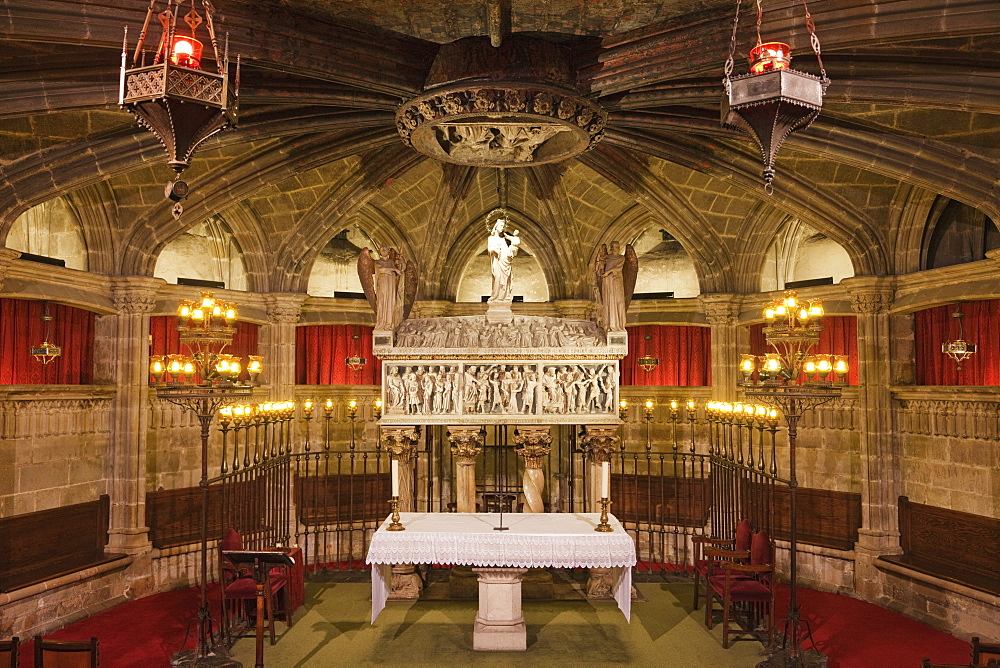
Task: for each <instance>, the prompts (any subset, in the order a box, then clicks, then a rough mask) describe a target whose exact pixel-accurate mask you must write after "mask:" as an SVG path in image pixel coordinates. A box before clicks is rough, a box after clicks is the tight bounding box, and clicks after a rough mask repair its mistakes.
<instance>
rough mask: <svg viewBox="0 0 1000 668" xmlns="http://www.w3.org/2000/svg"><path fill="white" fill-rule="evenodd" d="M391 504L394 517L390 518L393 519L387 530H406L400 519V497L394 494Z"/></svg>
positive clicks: (390, 500)
mask: <svg viewBox="0 0 1000 668" xmlns="http://www.w3.org/2000/svg"><path fill="white" fill-rule="evenodd" d="M394 463H395V462H394ZM389 506H390V507H391V508H392V517H391V518H390V519H391V520H392V521H391V522H390V523H389V525H388V526H386V528H385V530H386V531H406V527H404V526H403V524H402V523H401V522H400V521H399V497H398V496H395V495H393V497H392V498H391V499H389Z"/></svg>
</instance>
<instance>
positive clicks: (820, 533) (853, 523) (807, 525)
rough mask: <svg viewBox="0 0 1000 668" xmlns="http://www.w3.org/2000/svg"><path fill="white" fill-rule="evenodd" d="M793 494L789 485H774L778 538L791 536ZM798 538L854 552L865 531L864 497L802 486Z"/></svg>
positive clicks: (797, 501) (797, 510) (797, 504)
mask: <svg viewBox="0 0 1000 668" xmlns="http://www.w3.org/2000/svg"><path fill="white" fill-rule="evenodd" d="M790 515H791V513H790V512H789V494H788V487H787V486H785V485H781V484H778V485H775V486H774V537H775V538H777V539H779V540H788V539H789V538H790V537H791V532H790V530H791V527H790V524H789V520H790V519H791V517H790ZM795 519H796V520H797V521H796V532H797V538H798V541H799V542H800V543H805V544H807V545H819V546H821V547H831V548H834V549H837V550H853V549H854V544H855V543H856V542H858V529H860V528H861V495H860V494H858V493H856V492H835V491H833V490H829V489H815V488H812V487H799V489H798V492H797V493H796V499H795Z"/></svg>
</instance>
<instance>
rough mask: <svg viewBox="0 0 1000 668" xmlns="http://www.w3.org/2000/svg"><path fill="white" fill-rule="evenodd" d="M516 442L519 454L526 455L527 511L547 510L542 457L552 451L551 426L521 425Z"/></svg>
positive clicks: (525, 497) (525, 501) (523, 478)
mask: <svg viewBox="0 0 1000 668" xmlns="http://www.w3.org/2000/svg"><path fill="white" fill-rule="evenodd" d="M514 443H515V444H517V449H516V452H517V454H519V455H521V456H522V457H524V475H523V477H522V485H523V486H524V505H525V512H528V513H542V512H545V499H544V497H543V496H542V492H543V491H544V490H545V472H544V471H542V458H543V457H545V456H546V455H548V454H549V452H551V451H552V448H551V447H549V446H550V445H551V444H552V435H551V434H549V428H548V427H519V428H518V430H517V434H516V435H515V436H514Z"/></svg>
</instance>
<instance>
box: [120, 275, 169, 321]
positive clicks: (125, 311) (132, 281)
mask: <svg viewBox="0 0 1000 668" xmlns="http://www.w3.org/2000/svg"><path fill="white" fill-rule="evenodd" d="M163 285H164V282H163V279H161V278H150V277H148V276H125V277H121V278H113V279H112V280H111V302H112V303H113V304H114V305H115V310H116V311H118V313H119V314H121V315H135V314H140V315H141V314H144V313H152V312H153V310H154V309H155V308H156V293H157V292H158V291H159V289H160V288H161V287H162V286H163Z"/></svg>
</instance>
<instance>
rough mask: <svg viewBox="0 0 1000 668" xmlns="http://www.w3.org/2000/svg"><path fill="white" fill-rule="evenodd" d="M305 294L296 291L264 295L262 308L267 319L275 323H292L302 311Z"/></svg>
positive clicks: (295, 321) (296, 321) (294, 322)
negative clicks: (265, 312)
mask: <svg viewBox="0 0 1000 668" xmlns="http://www.w3.org/2000/svg"><path fill="white" fill-rule="evenodd" d="M305 300H306V295H304V294H301V293H297V292H281V293H273V294H269V295H264V309H265V310H266V311H267V321H268V322H270V323H275V324H286V325H294V324H296V323H298V321H299V316H300V314H301V313H302V304H303V303H304V302H305Z"/></svg>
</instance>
